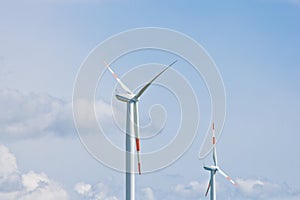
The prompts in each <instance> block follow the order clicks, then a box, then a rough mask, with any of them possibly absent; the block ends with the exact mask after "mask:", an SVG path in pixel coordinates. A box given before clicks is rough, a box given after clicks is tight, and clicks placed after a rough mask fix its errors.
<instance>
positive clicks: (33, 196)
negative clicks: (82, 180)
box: [0, 145, 69, 200]
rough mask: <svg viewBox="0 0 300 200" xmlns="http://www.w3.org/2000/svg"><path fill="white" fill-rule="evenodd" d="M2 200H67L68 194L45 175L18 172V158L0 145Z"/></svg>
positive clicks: (0, 189)
mask: <svg viewBox="0 0 300 200" xmlns="http://www.w3.org/2000/svg"><path fill="white" fill-rule="evenodd" d="M0 172H1V173H0V180H1V182H0V199H1V200H40V199H43V200H67V199H69V198H68V194H67V192H66V191H65V190H64V189H63V188H62V187H61V186H60V185H59V184H57V183H56V182H54V181H52V180H50V179H49V178H48V177H47V175H46V174H44V173H35V172H33V171H30V172H28V173H25V174H21V173H20V172H19V171H18V167H17V162H16V157H15V156H14V155H13V154H12V153H10V152H9V150H8V148H7V147H5V146H3V145H0Z"/></svg>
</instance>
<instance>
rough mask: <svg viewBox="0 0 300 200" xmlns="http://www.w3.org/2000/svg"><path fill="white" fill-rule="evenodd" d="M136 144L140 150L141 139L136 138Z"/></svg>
mask: <svg viewBox="0 0 300 200" xmlns="http://www.w3.org/2000/svg"><path fill="white" fill-rule="evenodd" d="M135 144H136V150H137V151H140V139H138V138H136V139H135Z"/></svg>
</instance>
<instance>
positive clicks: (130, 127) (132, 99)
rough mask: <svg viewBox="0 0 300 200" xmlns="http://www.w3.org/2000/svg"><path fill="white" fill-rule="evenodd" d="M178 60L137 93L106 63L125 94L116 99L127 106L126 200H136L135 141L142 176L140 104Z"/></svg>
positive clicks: (139, 170)
mask: <svg viewBox="0 0 300 200" xmlns="http://www.w3.org/2000/svg"><path fill="white" fill-rule="evenodd" d="M176 62H177V60H175V61H174V62H172V63H171V64H170V65H168V66H167V67H165V68H164V69H163V70H162V71H161V72H160V73H158V74H157V75H156V76H155V77H154V78H153V79H151V80H150V81H149V82H148V83H147V84H146V85H145V86H143V87H142V88H141V89H140V90H139V91H138V92H137V93H134V92H133V91H131V90H130V89H129V88H128V87H127V86H126V85H125V83H123V82H122V81H121V79H120V78H119V77H118V76H117V75H116V73H115V72H114V71H113V70H112V69H111V68H110V66H109V65H108V64H106V63H105V62H104V64H105V65H106V67H107V68H108V70H109V71H110V72H111V74H112V75H113V77H114V78H115V79H116V80H117V81H118V83H119V84H120V85H121V87H122V88H123V90H124V91H125V93H124V94H116V98H117V99H118V100H119V101H122V102H125V103H126V104H127V119H126V151H127V152H128V153H129V154H128V153H126V200H134V199H135V181H134V171H133V169H134V166H133V163H134V158H133V156H132V155H133V154H134V151H133V149H134V140H133V137H135V147H136V153H137V162H138V166H137V168H138V172H139V174H141V157H140V138H139V111H138V102H139V100H140V97H141V95H142V94H143V93H144V92H145V91H146V90H147V88H148V87H149V86H150V85H151V84H152V83H153V82H154V81H155V80H156V79H157V78H158V77H159V76H160V75H161V74H162V73H164V72H165V71H166V70H167V69H169V68H170V67H171V66H172V65H173V64H174V63H176Z"/></svg>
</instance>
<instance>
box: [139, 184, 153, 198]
mask: <svg viewBox="0 0 300 200" xmlns="http://www.w3.org/2000/svg"><path fill="white" fill-rule="evenodd" d="M141 191H142V197H141V199H143V200H155V196H154V192H153V190H152V188H150V187H147V188H143V189H142V190H141Z"/></svg>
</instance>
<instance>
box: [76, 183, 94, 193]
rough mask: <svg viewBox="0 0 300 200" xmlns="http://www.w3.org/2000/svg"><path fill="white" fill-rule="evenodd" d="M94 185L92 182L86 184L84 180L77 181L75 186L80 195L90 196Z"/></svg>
mask: <svg viewBox="0 0 300 200" xmlns="http://www.w3.org/2000/svg"><path fill="white" fill-rule="evenodd" d="M91 189H92V186H91V185H90V184H86V183H83V182H80V183H77V184H76V185H75V187H74V190H75V191H76V192H77V193H78V194H80V195H85V196H88V195H89V193H90V192H91Z"/></svg>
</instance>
